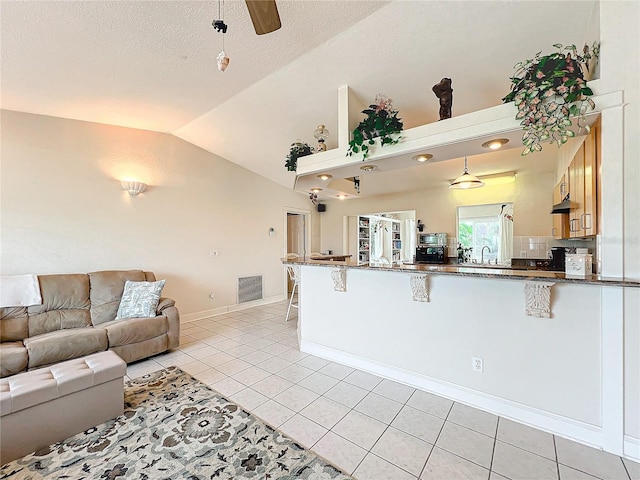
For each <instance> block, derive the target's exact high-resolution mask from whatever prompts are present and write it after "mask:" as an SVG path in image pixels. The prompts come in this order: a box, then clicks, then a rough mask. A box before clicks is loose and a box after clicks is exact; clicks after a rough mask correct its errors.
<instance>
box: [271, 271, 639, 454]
mask: <svg viewBox="0 0 640 480" xmlns="http://www.w3.org/2000/svg"><path fill="white" fill-rule="evenodd" d="M282 262H283V263H284V264H286V265H287V266H290V267H293V268H294V269H296V270H297V271H298V274H299V277H298V278H299V293H298V304H299V313H298V318H299V320H298V335H299V340H300V349H301V350H302V351H303V352H305V353H310V354H314V355H317V356H320V357H323V358H326V359H328V360H332V361H335V362H338V363H341V364H344V365H349V366H351V367H354V368H359V369H361V370H364V371H368V372H370V373H372V374H375V375H378V376H380V377H384V378H389V379H392V380H395V381H397V382H400V383H404V384H406V385H410V386H412V387H415V388H419V389H421V390H425V391H427V392H431V393H434V394H437V395H441V396H444V397H447V398H450V399H452V400H455V401H458V402H461V403H465V404H467V405H471V406H474V407H477V408H480V409H482V410H485V411H488V412H491V413H494V414H497V415H500V416H502V417H504V418H509V419H512V420H515V421H518V422H521V423H525V424H528V425H531V426H534V427H536V428H539V429H542V430H545V431H548V432H551V433H554V434H557V435H560V436H564V437H567V438H572V439H575V440H578V441H581V442H583V443H587V444H590V445H594V446H598V447H600V448H604V449H605V450H607V451H609V452H622V451H623V444H624V442H625V441H626V440H625V436H624V433H623V427H622V422H623V419H624V414H623V410H624V402H623V401H622V396H623V393H622V392H623V391H624V370H623V365H624V341H623V338H624V334H623V331H624V313H623V307H622V305H624V302H623V300H624V298H625V296H629V295H631V296H636V294H637V292H638V287H640V282H638V281H634V280H631V281H629V280H625V279H609V278H601V277H599V276H597V275H593V276H590V277H588V278H570V277H567V276H566V275H565V274H564V273H561V272H551V271H540V270H515V269H506V268H494V266H493V265H492V266H491V268H488V267H486V266H484V267H473V266H466V265H410V264H401V265H389V264H385V265H374V264H363V265H358V264H357V263H356V262H351V261H345V262H339V261H326V260H316V259H310V258H298V259H293V260H287V259H283V260H282ZM625 445H626V444H625Z"/></svg>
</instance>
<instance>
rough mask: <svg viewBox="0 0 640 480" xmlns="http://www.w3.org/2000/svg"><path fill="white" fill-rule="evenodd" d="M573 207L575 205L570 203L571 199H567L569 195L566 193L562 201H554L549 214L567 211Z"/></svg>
mask: <svg viewBox="0 0 640 480" xmlns="http://www.w3.org/2000/svg"><path fill="white" fill-rule="evenodd" d="M575 207H576V205H575V204H573V203H571V201H570V200H569V195H567V196H566V197H564V200H563V201H561V202H560V203H556V204H555V205H554V206H553V207H552V208H551V214H559V213H569V212H570V211H571V209H572V208H575Z"/></svg>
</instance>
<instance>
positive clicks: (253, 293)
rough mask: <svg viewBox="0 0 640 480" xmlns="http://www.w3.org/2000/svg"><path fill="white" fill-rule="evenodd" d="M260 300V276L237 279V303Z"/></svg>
mask: <svg viewBox="0 0 640 480" xmlns="http://www.w3.org/2000/svg"><path fill="white" fill-rule="evenodd" d="M253 300H262V275H255V276H253V277H240V278H238V303H245V302H252V301H253Z"/></svg>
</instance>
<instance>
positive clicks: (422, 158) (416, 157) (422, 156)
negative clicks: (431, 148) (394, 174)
mask: <svg viewBox="0 0 640 480" xmlns="http://www.w3.org/2000/svg"><path fill="white" fill-rule="evenodd" d="M411 158H413V159H414V160H415V161H416V162H419V163H424V162H426V161H427V160H430V159H432V158H433V155H431V154H430V153H421V154H420V155H414V156H413V157H411Z"/></svg>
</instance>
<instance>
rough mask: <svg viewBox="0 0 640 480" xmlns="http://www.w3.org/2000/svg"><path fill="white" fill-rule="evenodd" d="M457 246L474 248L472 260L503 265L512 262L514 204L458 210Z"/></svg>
mask: <svg viewBox="0 0 640 480" xmlns="http://www.w3.org/2000/svg"><path fill="white" fill-rule="evenodd" d="M458 242H459V243H460V244H461V245H462V248H465V249H467V248H471V249H472V250H471V255H470V258H471V259H472V260H475V261H477V262H479V261H480V259H481V258H482V249H483V247H488V249H487V248H485V249H484V250H485V252H484V260H485V261H487V260H491V261H492V262H495V261H496V259H497V261H498V263H504V262H505V261H507V260H510V259H511V256H512V251H513V247H512V243H513V214H512V204H511V203H498V204H492V205H472V206H464V207H458Z"/></svg>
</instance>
